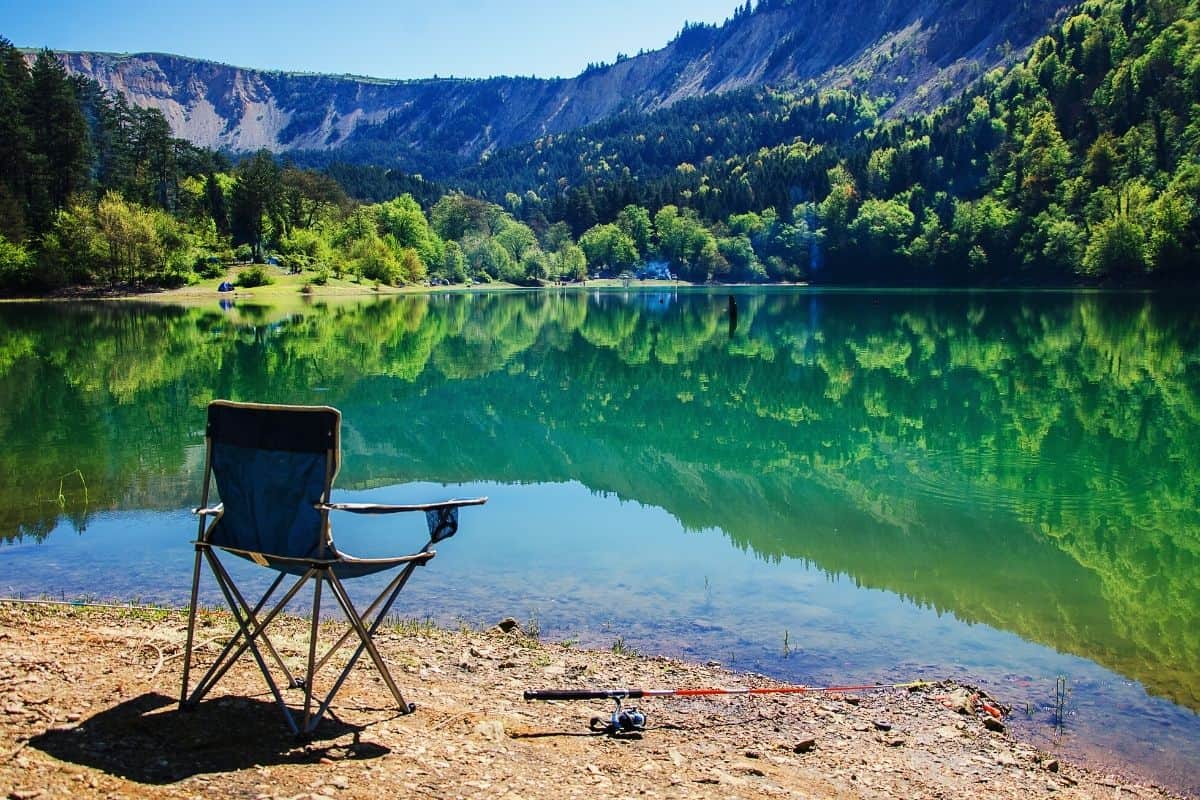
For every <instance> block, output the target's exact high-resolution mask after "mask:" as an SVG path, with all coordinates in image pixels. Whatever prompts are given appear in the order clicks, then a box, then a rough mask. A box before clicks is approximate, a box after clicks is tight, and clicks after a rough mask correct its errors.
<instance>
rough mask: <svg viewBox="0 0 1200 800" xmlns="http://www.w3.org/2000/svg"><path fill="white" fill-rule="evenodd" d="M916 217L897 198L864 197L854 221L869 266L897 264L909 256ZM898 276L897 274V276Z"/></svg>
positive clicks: (856, 239) (853, 232) (854, 233)
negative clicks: (909, 244)
mask: <svg viewBox="0 0 1200 800" xmlns="http://www.w3.org/2000/svg"><path fill="white" fill-rule="evenodd" d="M915 224H916V218H915V217H914V216H913V213H912V212H911V211H909V210H908V206H906V205H904V204H903V203H901V202H898V201H896V200H876V199H874V198H872V199H870V200H864V201H863V204H862V206H860V207H859V209H858V214H857V215H856V216H855V217H854V222H852V223H851V224H850V233H851V235H852V236H853V237H854V242H855V244H856V245H858V247H859V248H861V249H862V252H863V255H864V256H865V257H866V259H867V261H868V268H870V267H871V266H877V267H879V268H888V267H893V266H895V265H897V264H898V263H900V262H901V261H902V260H903V258H904V257H905V256H906V255H907V252H908V251H907V250H906V245H907V244H908V241H909V238H910V233H911V231H912V229H913V226H914V225H915ZM893 277H894V276H893Z"/></svg>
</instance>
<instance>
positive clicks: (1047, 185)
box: [467, 0, 1200, 284]
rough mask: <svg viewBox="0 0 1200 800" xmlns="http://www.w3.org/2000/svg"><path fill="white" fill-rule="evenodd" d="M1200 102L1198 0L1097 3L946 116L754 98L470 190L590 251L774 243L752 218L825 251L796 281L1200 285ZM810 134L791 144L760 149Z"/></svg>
mask: <svg viewBox="0 0 1200 800" xmlns="http://www.w3.org/2000/svg"><path fill="white" fill-rule="evenodd" d="M1197 97H1200V4H1198V3H1197V2H1196V0H1089V2H1086V3H1084V4H1083V5H1082V6H1080V8H1079V9H1078V11H1077V12H1076V13H1075V14H1074V15H1072V16H1070V17H1069V18H1068V19H1066V20H1065V21H1064V22H1063V23H1062V24H1060V25H1058V26H1056V27H1055V28H1054V29H1053V30H1052V31H1050V32H1049V33H1048V34H1047V35H1046V36H1045V37H1043V38H1042V39H1041V40H1039V41H1038V42H1037V43H1036V44H1035V46H1034V47H1033V48H1032V50H1031V52H1030V54H1029V55H1028V57H1027V58H1026V60H1025V61H1024V62H1023V63H1021V64H1019V65H1017V66H1016V67H1014V68H1012V69H1010V70H1007V71H1000V70H997V71H995V72H993V73H991V74H989V75H986V76H984V77H983V79H982V80H981V81H980V82H979V83H978V84H977V85H976V86H975V87H973V88H972V89H971V90H970V91H968V92H967V93H965V94H964V95H962V96H961V97H960V98H959V99H958V100H956V101H954V102H952V103H949V104H947V105H946V106H944V107H942V108H940V109H938V110H937V111H935V112H933V113H930V114H925V115H917V116H913V117H909V118H905V119H883V120H880V119H878V110H879V109H878V108H877V107H876V105H875V104H873V103H870V102H869V101H866V100H865V99H863V98H859V97H854V96H852V95H848V94H846V93H840V92H839V93H833V94H826V95H823V96H819V97H812V96H803V95H801V96H790V95H788V94H787V93H784V92H778V91H770V90H767V91H763V92H759V93H739V94H736V95H733V96H721V97H718V98H708V99H706V100H703V101H696V102H694V103H692V104H690V105H685V104H680V107H679V108H678V110H668V111H665V112H660V113H659V114H656V115H652V116H650V117H648V118H642V119H641V121H640V123H639V120H638V118H636V117H622V118H617V119H615V120H611V121H608V122H605V123H602V124H601V125H598V126H593V127H590V128H587V129H584V130H581V131H577V132H575V133H572V134H564V135H560V136H554V137H546V138H544V139H541V140H539V141H537V142H534V143H532V144H531V145H529V146H526V147H523V148H517V149H514V150H510V151H506V152H502V153H499V154H495V155H493V156H492V157H490V158H489V159H488V160H487V161H485V162H484V163H483V164H482V165H481V166H480V167H479V168H478V169H477V170H475V171H473V172H470V173H468V176H467V177H468V178H469V179H470V180H471V181H473V183H472V184H471V185H472V186H474V187H475V188H476V189H478V190H479V191H481V192H482V193H485V194H486V195H487V196H489V197H491V199H493V200H496V201H498V202H499V201H500V200H501V195H500V191H501V187H505V186H507V187H508V188H507V189H506V190H505V192H506V195H505V196H506V198H507V199H506V201H505V202H506V204H507V205H509V206H510V207H511V208H513V209H514V211H517V212H519V215H520V216H521V218H522V219H523V220H525V221H527V222H529V223H530V224H533V225H534V226H535V227H536V226H537V225H539V224H553V223H555V222H559V221H565V222H567V223H568V224H569V225H570V226H571V227H572V229H573V231H575V232H577V233H581V232H582V229H584V228H586V227H587V226H588V224H589V223H590V222H592V221H593V220H594V221H596V222H610V221H613V220H615V218H616V216H617V215H618V214H619V213H620V210H621V209H623V208H624V207H625V206H627V205H629V204H636V205H640V206H643V207H645V208H647V209H648V210H649V211H650V212H651V213H652V214H653V213H655V212H656V211H657V209H658V208H661V207H662V206H665V205H673V206H676V207H678V208H686V209H691V210H693V211H695V212H696V213H697V214H698V215H699V216H700V217H701V218H702V219H704V220H705V221H706V223H707V224H708V226H709V227H710V229H711V230H712V231H713V233H714V235H716V236H718V237H720V236H722V235H726V234H733V235H736V234H737V233H738V227H739V225H740V226H742V227H745V226H746V225H747V224H750V225H751V227H756V223H753V221H751V222H750V223H747V222H745V221H742V222H740V223H739V222H736V221H735V218H738V217H740V216H741V215H745V214H753V215H756V216H759V217H761V216H763V215H764V213H765V214H768V215H770V217H771V218H772V219H779V220H782V221H784V222H785V223H786V224H797V223H803V224H804V226H807V227H808V228H809V231H808V232H807V234H806V235H810V236H811V237H812V239H811V241H812V243H813V244H815V245H816V248H815V249H813V252H812V254H811V256H810V259H809V260H808V261H807V262H806V261H804V259H803V258H801V260H800V261H799V262H797V263H794V264H793V265H792V266H793V269H794V270H795V271H803V272H805V273H806V274H807V277H809V278H811V279H813V280H818V281H824V282H832V283H842V282H866V281H871V282H879V281H883V282H894V283H903V284H926V283H940V282H946V283H968V282H1014V283H1038V282H1064V281H1077V280H1088V281H1092V280H1109V281H1144V280H1147V279H1149V278H1151V277H1157V278H1163V279H1168V280H1183V281H1194V280H1195V279H1196V274H1195V272H1194V267H1193V265H1194V264H1195V263H1196V262H1197V257H1198V256H1200V205H1198V200H1197V198H1198V197H1200V166H1198V162H1200V104H1197V103H1196V102H1195V98H1197ZM723 102H726V103H727V105H724V106H723V105H722V103H723ZM826 110H827V111H828V113H827V114H825V116H824V117H822V115H821V113H814V112H823V111H826ZM725 111H728V113H723V112H725ZM689 114H692V115H694V116H693V117H692V118H693V120H695V121H694V122H692V123H691V127H690V128H689V126H688V123H687V119H688V115H689ZM791 125H798V126H799V127H800V128H801V130H800V131H798V132H796V133H795V136H794V138H793V139H792V140H791V141H790V142H788V143H786V144H775V145H771V146H762V147H758V148H755V147H751V146H748V145H749V143H750V142H751V141H753V140H755V139H756V138H759V139H762V140H766V139H770V137H771V136H773V135H775V134H778V133H781V132H783V131H784V130H786V128H787V126H791ZM777 141H778V140H777ZM521 192H523V194H521ZM543 220H544V223H543ZM801 249H804V248H801ZM756 254H757V255H759V260H760V262H761V261H762V260H763V259H762V254H761V253H757V250H756ZM733 271H734V272H737V270H736V269H734V270H733Z"/></svg>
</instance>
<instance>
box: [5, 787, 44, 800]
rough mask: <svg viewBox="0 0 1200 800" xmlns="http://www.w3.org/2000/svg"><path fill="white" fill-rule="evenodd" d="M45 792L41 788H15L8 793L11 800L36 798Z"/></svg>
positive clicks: (31, 799) (32, 799)
mask: <svg viewBox="0 0 1200 800" xmlns="http://www.w3.org/2000/svg"><path fill="white" fill-rule="evenodd" d="M43 794H45V792H44V791H42V790H41V789H13V790H12V791H11V792H9V793H8V796H9V797H10V798H11V800H34V798H37V797H41V796H42V795H43Z"/></svg>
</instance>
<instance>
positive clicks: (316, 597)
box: [300, 569, 328, 733]
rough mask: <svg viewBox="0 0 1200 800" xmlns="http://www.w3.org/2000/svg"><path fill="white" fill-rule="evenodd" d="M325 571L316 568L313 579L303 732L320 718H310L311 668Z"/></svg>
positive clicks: (313, 661) (314, 725)
mask: <svg viewBox="0 0 1200 800" xmlns="http://www.w3.org/2000/svg"><path fill="white" fill-rule="evenodd" d="M326 572H328V570H325V569H321V570H317V575H316V577H315V578H314V579H313V581H314V583H315V584H316V586H315V587H314V589H313V607H312V628H311V630H309V632H308V671H307V672H306V673H305V676H304V724H303V725H301V726H300V730H301V731H302V732H303V733H309V732H311V731H312V730H313V728H315V727H316V726H317V723H318V722H320V719H317V720H313V719H312V696H313V670H314V666H315V664H316V660H317V626H318V623H320V621H321V584H322V583H324V578H325V573H326ZM310 721H311V725H310Z"/></svg>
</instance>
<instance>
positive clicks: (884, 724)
mask: <svg viewBox="0 0 1200 800" xmlns="http://www.w3.org/2000/svg"><path fill="white" fill-rule="evenodd" d="M891 729H892V723H890V722H888V721H887V720H882V719H877V720H875V730H877V731H890V730H891Z"/></svg>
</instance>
